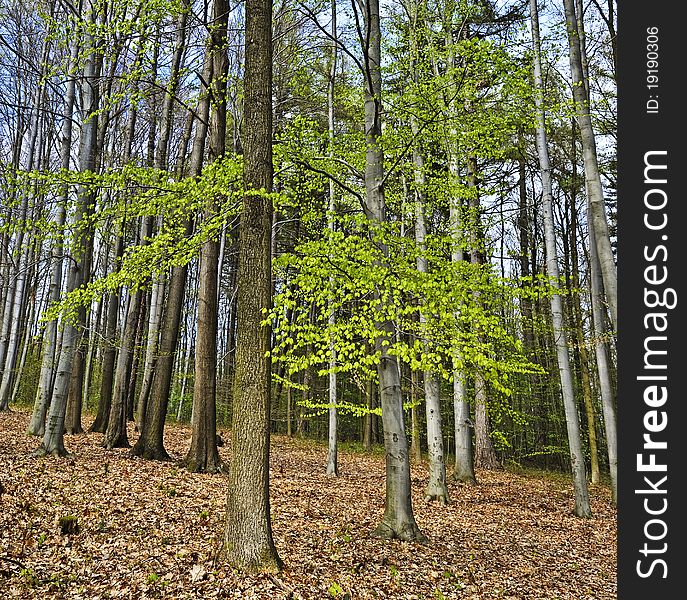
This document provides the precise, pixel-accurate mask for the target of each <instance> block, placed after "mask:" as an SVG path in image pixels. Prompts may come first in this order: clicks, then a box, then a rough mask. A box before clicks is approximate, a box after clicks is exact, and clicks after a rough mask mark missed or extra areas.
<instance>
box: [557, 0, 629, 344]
mask: <svg viewBox="0 0 687 600" xmlns="http://www.w3.org/2000/svg"><path fill="white" fill-rule="evenodd" d="M563 6H564V9H565V22H566V29H567V32H568V47H569V50H570V52H569V58H570V71H571V73H572V84H573V85H572V92H573V100H574V101H575V110H576V114H577V124H578V126H579V128H580V136H581V141H582V157H583V160H584V176H585V185H586V188H587V195H588V206H589V221H590V226H591V227H593V228H594V236H595V238H596V240H597V252H598V255H599V264H600V265H601V274H602V277H603V282H604V291H605V293H606V300H607V302H608V307H609V309H610V313H611V321H612V323H613V327H614V329H615V330H616V331H617V330H618V278H617V272H616V266H615V259H614V257H613V250H612V248H611V239H610V235H609V231H608V221H607V218H606V204H605V201H604V195H603V187H602V185H601V175H600V173H599V163H598V155H597V150H596V138H595V137H594V129H593V126H592V118H591V115H590V112H589V109H590V106H589V94H588V89H589V86H588V82H587V80H586V77H585V74H584V69H583V48H582V45H581V40H580V37H581V36H582V35H583V33H584V32H582V31H580V30H579V28H578V15H577V14H576V10H575V0H563Z"/></svg>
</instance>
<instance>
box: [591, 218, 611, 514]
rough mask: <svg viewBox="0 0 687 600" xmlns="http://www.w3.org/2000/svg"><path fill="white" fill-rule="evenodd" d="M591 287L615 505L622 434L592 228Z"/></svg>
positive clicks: (598, 365)
mask: <svg viewBox="0 0 687 600" xmlns="http://www.w3.org/2000/svg"><path fill="white" fill-rule="evenodd" d="M589 268H590V276H589V285H590V296H591V302H592V318H593V322H594V328H593V336H594V339H595V342H594V351H595V355H596V367H597V371H598V375H599V389H600V392H601V408H602V413H603V417H604V428H605V431H606V447H607V452H608V468H609V472H610V476H611V490H612V493H613V502H614V503H617V501H618V434H617V424H616V411H615V395H614V393H613V386H612V384H611V364H610V360H609V357H608V351H607V346H606V341H605V340H604V335H605V333H606V331H607V328H606V319H605V316H604V315H605V312H606V311H605V309H604V306H603V297H602V296H603V280H602V277H601V266H600V265H599V257H598V255H597V252H596V236H595V234H594V230H593V229H592V227H589Z"/></svg>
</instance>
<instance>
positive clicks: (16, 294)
mask: <svg viewBox="0 0 687 600" xmlns="http://www.w3.org/2000/svg"><path fill="white" fill-rule="evenodd" d="M48 50H49V42H48V41H47V40H46V41H44V42H43V48H42V51H41V64H40V70H41V74H42V73H43V72H44V70H45V68H46V60H47V53H48ZM44 100H45V84H44V83H42V82H40V81H39V84H38V86H37V88H36V92H35V96H34V101H33V107H32V118H31V129H30V131H31V134H30V141H29V147H28V155H27V158H26V169H27V171H31V170H32V169H33V168H34V165H35V164H36V163H38V162H39V161H38V160H37V159H36V155H37V154H38V152H40V150H37V148H39V146H40V145H41V139H40V138H41V137H42V136H41V135H40V133H41V129H42V128H41V116H42V114H43V113H42V110H41V108H42V105H43V102H44ZM20 193H21V195H22V201H21V208H20V212H19V215H18V219H17V224H18V225H19V230H18V231H17V235H16V238H15V244H14V251H15V253H16V254H17V257H16V262H15V263H14V265H13V266H14V269H11V270H10V271H9V277H10V282H11V284H10V286H9V289H8V295H7V298H6V301H5V309H4V311H3V322H2V335H0V411H5V410H9V404H10V400H11V396H12V382H13V377H14V369H15V365H16V362H17V353H18V350H19V341H20V337H21V325H22V320H21V315H22V313H23V312H24V301H25V296H26V295H25V293H24V288H25V286H26V278H27V274H28V272H29V266H30V262H29V254H30V252H31V249H30V248H31V245H32V243H31V240H30V239H29V241H28V242H26V243H25V241H26V234H25V231H26V227H25V222H26V221H27V218H28V215H29V212H28V208H29V196H30V192H29V191H28V190H22V191H21V192H20Z"/></svg>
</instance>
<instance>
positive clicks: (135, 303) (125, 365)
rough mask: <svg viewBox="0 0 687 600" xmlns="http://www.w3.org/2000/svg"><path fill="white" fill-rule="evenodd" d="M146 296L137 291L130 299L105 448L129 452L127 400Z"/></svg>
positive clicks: (119, 354)
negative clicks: (143, 301) (142, 308)
mask: <svg viewBox="0 0 687 600" xmlns="http://www.w3.org/2000/svg"><path fill="white" fill-rule="evenodd" d="M142 295H143V292H141V291H140V290H139V291H133V292H131V293H130V297H129V308H128V310H127V314H126V317H125V319H124V331H123V333H122V341H121V346H120V348H119V352H118V354H117V368H116V370H115V377H114V391H113V392H112V401H111V403H110V414H109V415H108V418H107V429H106V430H105V437H104V439H103V446H104V447H105V448H108V449H111V448H129V447H130V445H131V444H129V436H128V432H127V421H128V419H127V416H128V415H127V399H128V398H127V396H128V390H129V376H130V374H131V367H132V364H133V359H134V356H133V355H134V352H135V348H134V342H135V339H136V330H137V329H138V320H139V314H140V311H141V304H142Z"/></svg>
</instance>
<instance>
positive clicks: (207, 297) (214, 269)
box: [184, 0, 229, 473]
mask: <svg viewBox="0 0 687 600" xmlns="http://www.w3.org/2000/svg"><path fill="white" fill-rule="evenodd" d="M213 6H214V9H213V10H214V13H213V23H214V27H213V29H212V32H211V43H210V46H209V52H210V55H211V60H212V71H213V77H212V83H211V86H210V90H211V95H212V99H213V102H212V106H213V110H212V114H211V117H210V140H209V155H210V160H211V161H219V160H221V159H222V158H223V156H224V153H225V150H226V127H227V104H226V97H227V94H226V90H227V70H228V68H229V61H228V58H227V56H226V52H227V50H226V45H227V21H228V17H229V4H228V3H227V2H226V0H215V1H214V5H213ZM219 201H220V198H218V197H216V198H212V199H210V200H208V201H207V204H206V207H205V211H204V212H205V215H204V216H205V219H206V220H210V219H212V218H213V217H215V216H216V214H217V212H218V209H219ZM219 245H220V243H219V241H218V240H217V239H215V238H210V239H208V240H206V241H205V242H204V243H203V246H202V247H201V250H200V268H199V287H198V320H197V322H198V329H197V334H196V355H195V361H194V366H195V378H194V382H193V383H194V385H193V418H192V429H193V431H192V437H191V447H190V448H189V451H188V454H187V455H186V458H185V460H184V464H185V465H186V468H187V469H188V470H190V471H192V472H204V473H212V472H217V471H220V470H221V469H222V461H221V460H220V458H219V451H218V450H217V425H216V412H217V408H216V402H217V311H218V268H219Z"/></svg>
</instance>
